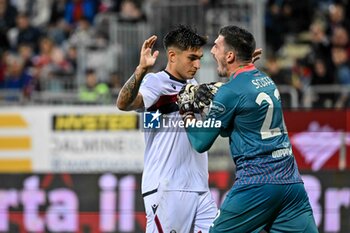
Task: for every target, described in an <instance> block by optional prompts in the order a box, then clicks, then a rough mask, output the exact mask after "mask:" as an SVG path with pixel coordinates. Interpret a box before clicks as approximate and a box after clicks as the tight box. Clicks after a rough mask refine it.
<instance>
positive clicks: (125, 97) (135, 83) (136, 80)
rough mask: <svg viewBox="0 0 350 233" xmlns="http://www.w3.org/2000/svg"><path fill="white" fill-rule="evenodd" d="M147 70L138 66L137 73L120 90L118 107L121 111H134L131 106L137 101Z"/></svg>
mask: <svg viewBox="0 0 350 233" xmlns="http://www.w3.org/2000/svg"><path fill="white" fill-rule="evenodd" d="M146 73H147V69H146V68H143V67H140V66H138V67H137V68H136V69H135V72H134V73H133V74H132V75H131V77H130V78H129V79H128V81H127V82H126V83H125V84H124V86H123V87H122V89H121V90H120V92H119V94H118V98H117V107H118V108H119V109H120V110H124V111H128V110H132V109H131V105H132V104H133V102H134V101H135V99H136V97H137V95H138V93H139V89H140V85H141V82H142V79H143V77H144V76H145V75H146Z"/></svg>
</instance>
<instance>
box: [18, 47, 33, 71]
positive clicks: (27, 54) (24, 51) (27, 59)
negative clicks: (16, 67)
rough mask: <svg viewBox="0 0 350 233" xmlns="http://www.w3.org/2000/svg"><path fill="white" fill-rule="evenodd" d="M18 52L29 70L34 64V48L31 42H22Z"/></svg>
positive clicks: (25, 67)
mask: <svg viewBox="0 0 350 233" xmlns="http://www.w3.org/2000/svg"><path fill="white" fill-rule="evenodd" d="M17 53H18V55H19V56H20V57H21V59H22V60H23V68H24V69H25V70H28V71H29V69H30V68H31V67H33V66H34V63H33V60H32V59H33V56H34V53H33V48H32V47H31V46H30V45H29V44H20V45H19V46H18V50H17ZM29 72H30V71H29Z"/></svg>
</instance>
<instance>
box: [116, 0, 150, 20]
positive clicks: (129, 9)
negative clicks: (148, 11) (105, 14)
mask: <svg viewBox="0 0 350 233" xmlns="http://www.w3.org/2000/svg"><path fill="white" fill-rule="evenodd" d="M118 21H119V22H128V23H138V22H146V21H147V18H146V15H145V13H143V12H142V10H141V9H140V8H139V7H138V6H137V4H136V3H135V2H134V1H133V0H123V1H122V3H121V10H120V12H119V18H118Z"/></svg>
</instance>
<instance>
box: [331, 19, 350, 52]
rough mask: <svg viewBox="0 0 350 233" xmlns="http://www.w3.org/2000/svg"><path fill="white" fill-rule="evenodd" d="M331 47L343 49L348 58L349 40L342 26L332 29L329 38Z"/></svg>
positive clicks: (349, 50)
mask: <svg viewBox="0 0 350 233" xmlns="http://www.w3.org/2000/svg"><path fill="white" fill-rule="evenodd" d="M331 41H332V46H335V47H343V48H345V50H346V53H347V56H348V58H349V57H350V40H349V33H348V31H346V28H345V27H343V26H336V27H334V30H333V34H332V37H331Z"/></svg>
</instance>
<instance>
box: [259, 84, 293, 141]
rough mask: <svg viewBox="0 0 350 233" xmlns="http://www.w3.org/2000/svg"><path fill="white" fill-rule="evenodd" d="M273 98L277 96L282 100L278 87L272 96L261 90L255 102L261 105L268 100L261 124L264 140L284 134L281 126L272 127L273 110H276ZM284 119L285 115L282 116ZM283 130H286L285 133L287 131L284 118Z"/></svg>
mask: <svg viewBox="0 0 350 233" xmlns="http://www.w3.org/2000/svg"><path fill="white" fill-rule="evenodd" d="M272 98H276V99H277V100H280V93H279V92H278V90H277V89H275V91H274V96H272V97H271V96H269V95H268V94H267V93H265V92H260V93H259V94H258V96H257V97H256V99H255V102H256V103H257V104H258V105H259V106H261V104H262V103H263V102H264V101H266V102H267V103H268V105H269V107H268V108H267V112H266V115H265V119H264V122H263V124H262V126H261V129H260V134H261V139H263V140H264V139H268V138H272V137H277V136H279V135H281V134H282V133H281V129H280V128H279V127H276V128H271V124H272V117H273V111H274V104H273V100H272ZM282 119H283V117H282ZM283 131H284V133H287V130H286V127H285V123H284V120H283Z"/></svg>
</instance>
